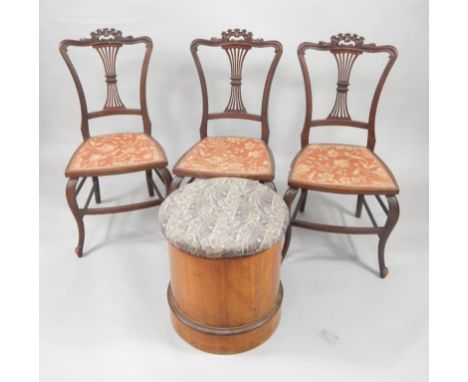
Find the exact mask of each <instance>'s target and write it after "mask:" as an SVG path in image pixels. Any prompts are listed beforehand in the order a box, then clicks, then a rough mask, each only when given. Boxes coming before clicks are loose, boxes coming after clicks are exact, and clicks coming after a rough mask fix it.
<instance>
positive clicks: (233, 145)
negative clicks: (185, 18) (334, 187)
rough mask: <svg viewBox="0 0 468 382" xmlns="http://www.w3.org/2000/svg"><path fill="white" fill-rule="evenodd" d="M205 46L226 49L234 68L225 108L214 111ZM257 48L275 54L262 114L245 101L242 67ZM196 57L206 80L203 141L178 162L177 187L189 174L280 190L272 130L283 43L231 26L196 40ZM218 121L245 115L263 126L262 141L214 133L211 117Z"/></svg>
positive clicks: (174, 185) (193, 46)
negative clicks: (270, 117)
mask: <svg viewBox="0 0 468 382" xmlns="http://www.w3.org/2000/svg"><path fill="white" fill-rule="evenodd" d="M200 46H205V47H218V48H219V47H221V48H222V49H223V50H224V51H225V52H226V55H227V57H228V60H229V64H230V67H231V77H230V80H231V82H230V86H231V91H230V96H229V100H228V101H227V105H226V107H225V109H224V111H222V112H215V113H210V112H209V111H208V90H207V83H206V79H205V74H204V72H203V68H202V65H201V61H200V58H199V56H198V49H199V47H200ZM255 48H273V49H274V57H273V60H272V62H271V64H270V67H269V70H268V74H267V77H266V80H265V85H264V88H263V95H262V107H261V112H260V114H252V113H249V112H248V111H247V108H246V106H245V105H244V101H243V99H242V70H243V66H244V61H245V58H246V56H247V54H248V52H249V51H251V50H252V49H255ZM190 51H191V53H192V57H193V60H194V62H195V66H196V69H197V72H198V76H199V79H200V85H201V90H202V102H203V113H202V120H201V125H200V141H199V142H198V143H196V144H195V145H194V146H193V147H192V148H191V149H189V150H188V151H187V152H186V153H185V154H184V155H183V156H182V157H181V158H180V159H179V161H178V162H177V163H176V164H175V166H174V168H173V172H174V175H176V176H175V178H174V180H173V183H172V186H171V190H175V189H177V188H178V187H179V186H180V184H181V183H182V181H183V179H184V178H185V177H188V178H190V179H194V178H213V177H238V178H248V179H253V180H258V181H260V182H263V183H268V184H269V185H271V186H272V187H273V188H274V183H273V179H274V176H275V163H274V158H273V154H272V152H271V150H270V148H269V147H268V138H269V134H270V128H269V123H268V102H269V98H270V90H271V84H272V81H273V76H274V74H275V70H276V67H277V66H278V62H279V60H280V58H281V54H282V52H283V47H282V45H281V43H280V42H278V41H264V40H263V39H257V38H253V35H252V33H251V32H247V31H246V30H245V29H243V30H240V29H234V30H231V29H229V30H228V31H226V32H223V33H222V34H221V38H212V39H211V40H204V39H196V40H194V41H192V44H191V45H190ZM215 119H242V120H250V121H255V122H259V123H260V124H261V139H257V138H248V137H227V136H213V137H208V121H211V120H215Z"/></svg>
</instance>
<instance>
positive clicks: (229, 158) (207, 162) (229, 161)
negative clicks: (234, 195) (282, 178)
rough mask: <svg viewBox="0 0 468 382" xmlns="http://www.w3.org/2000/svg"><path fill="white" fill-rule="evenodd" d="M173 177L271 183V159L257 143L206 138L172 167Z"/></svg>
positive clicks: (259, 142) (254, 141)
mask: <svg viewBox="0 0 468 382" xmlns="http://www.w3.org/2000/svg"><path fill="white" fill-rule="evenodd" d="M174 174H175V175H179V176H191V177H195V178H210V177H215V176H230V177H239V178H250V179H257V180H272V179H273V177H274V174H273V158H272V156H271V155H270V152H269V150H268V147H267V146H266V145H265V143H264V142H263V141H262V140H260V139H254V138H245V137H208V138H205V139H203V140H201V141H200V142H199V143H197V144H196V145H195V146H194V147H192V148H191V149H190V150H189V151H188V152H187V153H185V154H184V156H183V157H182V158H181V159H180V160H179V162H178V163H177V164H176V165H175V166H174Z"/></svg>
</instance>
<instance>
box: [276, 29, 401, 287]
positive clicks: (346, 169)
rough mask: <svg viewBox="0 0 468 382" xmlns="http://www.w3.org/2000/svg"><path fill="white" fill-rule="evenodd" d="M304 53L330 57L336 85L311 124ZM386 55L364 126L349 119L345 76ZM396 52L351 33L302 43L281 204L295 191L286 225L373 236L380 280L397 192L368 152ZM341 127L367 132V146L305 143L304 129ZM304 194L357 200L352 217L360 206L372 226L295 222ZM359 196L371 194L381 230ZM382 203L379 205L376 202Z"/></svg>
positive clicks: (395, 218) (392, 180)
mask: <svg viewBox="0 0 468 382" xmlns="http://www.w3.org/2000/svg"><path fill="white" fill-rule="evenodd" d="M309 49H314V50H317V51H322V52H329V53H331V54H333V56H334V58H335V60H336V63H337V68H338V82H337V89H336V90H337V93H336V99H335V104H334V106H333V109H332V111H331V112H330V114H329V115H328V117H327V118H326V119H313V117H312V86H311V80H310V76H309V71H308V67H307V63H306V60H305V53H306V51H307V50H309ZM365 53H369V54H375V53H386V54H388V57H389V60H388V62H387V63H386V65H385V67H384V69H383V72H382V73H381V76H380V79H379V81H378V83H377V86H376V89H375V91H374V94H373V97H372V101H371V106H370V112H369V119H368V121H366V122H360V121H356V120H353V119H352V118H351V116H350V114H349V111H348V106H347V94H348V86H349V77H350V73H351V69H352V67H353V64H354V62H355V60H356V59H357V58H358V56H360V55H361V54H365ZM397 55H398V53H397V50H396V48H394V47H393V46H390V45H384V46H376V45H375V44H367V43H364V38H363V37H359V36H357V35H355V34H349V33H347V34H338V35H336V36H332V37H331V40H330V42H319V43H318V44H315V43H308V42H305V43H302V44H300V45H299V47H298V56H299V62H300V65H301V69H302V74H303V77H304V83H305V93H306V115H305V121H304V127H303V129H302V134H301V146H302V149H301V151H300V152H299V153H298V154H297V155H296V157H295V159H294V161H293V162H292V164H291V168H290V172H289V178H288V185H289V189H288V190H287V191H286V193H285V195H284V200H285V202H286V204H287V205H288V206H289V207H290V209H291V205H292V203H293V201H294V198H295V197H296V194H297V192H298V191H299V190H301V194H300V198H299V201H298V203H297V205H296V207H295V209H294V211H293V212H292V219H291V225H292V226H296V227H302V228H308V229H313V230H318V231H323V232H334V233H348V234H376V235H378V237H379V245H378V260H379V269H380V277H381V278H384V277H385V276H386V275H387V274H388V269H387V267H386V266H385V259H384V251H385V244H386V242H387V239H388V237H389V235H390V233H391V232H392V230H393V228H394V227H395V225H396V223H397V221H398V217H399V205H398V200H397V198H396V195H397V194H398V192H399V187H398V184H397V182H396V180H395V178H394V176H393V174H392V173H391V171H390V169H389V168H388V167H387V166H386V165H385V163H384V162H383V161H382V160H381V159H380V158H379V157H378V156H377V155H376V154H375V153H374V146H375V142H376V138H375V115H376V111H377V104H378V101H379V98H380V94H381V92H382V88H383V85H384V83H385V80H386V79H387V76H388V74H389V72H390V69H391V68H392V66H393V64H394V63H395V60H396V59H397ZM330 125H335V126H346V127H354V128H360V129H364V130H367V145H366V147H364V146H354V145H344V144H343V145H338V144H337V145H334V144H333V145H330V144H309V130H310V128H313V127H318V126H330ZM309 190H314V191H323V192H330V193H337V194H355V195H357V205H356V212H355V216H356V217H360V216H361V211H362V207H363V206H364V207H365V210H366V212H367V213H368V215H369V217H370V220H371V222H372V225H373V226H372V227H345V226H334V225H327V224H320V223H312V222H307V221H303V220H298V219H296V216H297V213H298V210H300V211H301V212H303V211H304V208H305V206H306V201H307V192H308V191H309ZM365 195H374V196H375V197H376V199H377V201H378V203H379V204H380V206H381V207H382V209H383V211H384V212H385V214H386V215H387V219H386V222H385V224H384V225H382V226H379V225H378V224H377V222H376V220H375V218H374V216H373V215H372V212H371V210H370V208H369V205H368V203H367V201H366V198H365ZM383 196H385V197H386V199H387V204H388V206H386V205H385V203H384V201H383V200H382V197H383ZM291 225H290V227H289V229H288V231H287V234H286V239H285V241H286V243H285V246H284V249H283V254H282V255H283V259H284V257H285V256H286V253H287V250H288V246H289V242H290V238H291Z"/></svg>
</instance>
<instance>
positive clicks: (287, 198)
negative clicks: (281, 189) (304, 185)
mask: <svg viewBox="0 0 468 382" xmlns="http://www.w3.org/2000/svg"><path fill="white" fill-rule="evenodd" d="M297 191H298V189H297V188H292V187H290V188H288V190H287V191H286V193H285V194H284V197H283V199H284V202H285V203H286V205H287V206H288V208H289V215H290V216H291V205H292V203H293V201H294V198H295V197H296V195H297ZM291 229H292V222H291V221H290V222H289V226H288V229H287V230H286V233H285V235H284V245H283V251H282V253H281V262H283V260H284V258H285V257H286V254H287V253H288V249H289V244H290V243H291Z"/></svg>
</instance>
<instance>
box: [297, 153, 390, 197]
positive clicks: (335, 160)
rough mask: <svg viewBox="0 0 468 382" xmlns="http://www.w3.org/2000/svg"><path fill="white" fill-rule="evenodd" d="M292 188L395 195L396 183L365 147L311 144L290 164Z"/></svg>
mask: <svg viewBox="0 0 468 382" xmlns="http://www.w3.org/2000/svg"><path fill="white" fill-rule="evenodd" d="M288 184H289V186H291V187H297V188H307V189H310V190H318V191H330V192H337V193H346V194H356V193H359V194H367V193H370V194H375V193H379V194H392V195H393V194H398V184H397V182H396V180H395V178H394V176H393V174H392V173H391V171H390V170H389V169H388V167H387V166H386V165H385V163H383V162H382V161H381V160H380V158H379V157H378V156H377V155H376V154H375V153H373V152H372V151H371V150H369V149H368V148H366V147H362V146H353V145H329V144H311V145H308V146H306V147H305V148H304V149H302V150H301V151H300V152H299V154H298V155H297V156H296V159H295V160H294V162H293V163H292V166H291V171H290V173H289V179H288Z"/></svg>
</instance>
